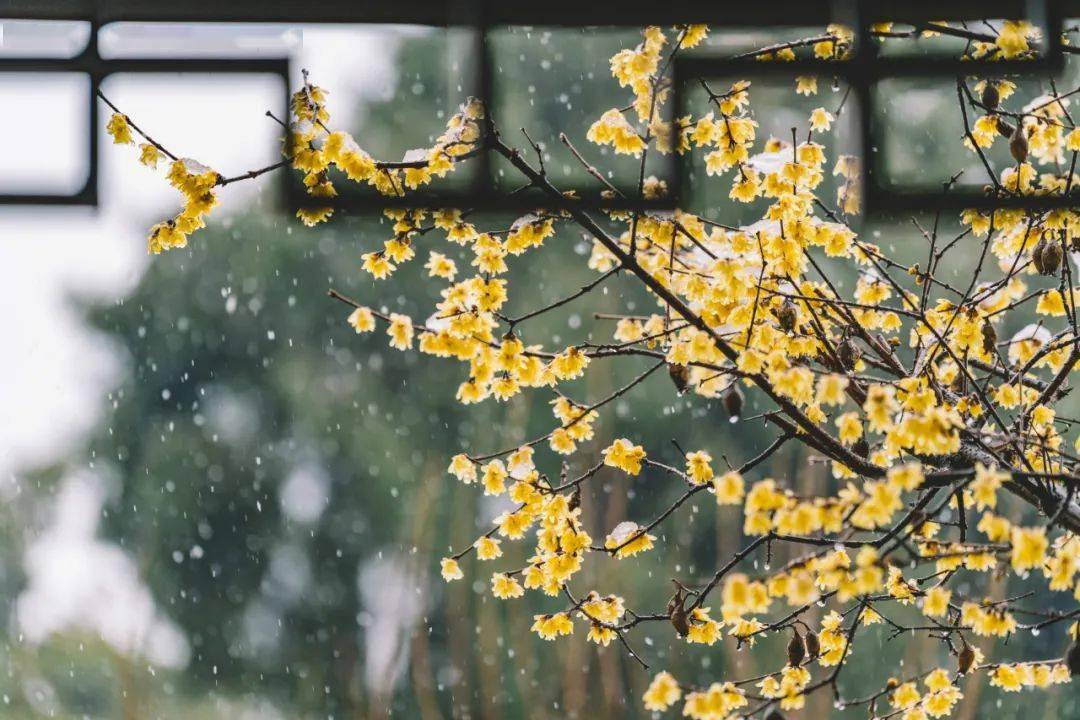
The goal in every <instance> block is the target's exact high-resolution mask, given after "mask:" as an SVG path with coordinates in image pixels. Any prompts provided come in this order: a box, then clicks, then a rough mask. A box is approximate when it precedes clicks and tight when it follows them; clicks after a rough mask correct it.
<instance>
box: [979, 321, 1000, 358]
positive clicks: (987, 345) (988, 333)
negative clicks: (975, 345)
mask: <svg viewBox="0 0 1080 720" xmlns="http://www.w3.org/2000/svg"><path fill="white" fill-rule="evenodd" d="M997 339H998V336H997V330H995V329H994V326H993V325H991V324H990V321H989V320H987V321H986V322H984V323H983V324H982V341H983V344H982V346H983V352H985V353H988V354H990V355H993V354H994V348H995V347H996V346H997Z"/></svg>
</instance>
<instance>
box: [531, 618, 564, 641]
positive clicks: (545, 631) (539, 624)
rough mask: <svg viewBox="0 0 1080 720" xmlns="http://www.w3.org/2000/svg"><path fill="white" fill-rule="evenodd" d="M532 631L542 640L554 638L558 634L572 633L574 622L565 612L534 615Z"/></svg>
mask: <svg viewBox="0 0 1080 720" xmlns="http://www.w3.org/2000/svg"><path fill="white" fill-rule="evenodd" d="M532 631H533V632H534V633H536V634H537V635H539V636H540V637H541V638H543V639H544V640H554V639H555V638H557V637H559V636H560V635H572V634H573V633H574V623H573V621H572V620H571V619H570V616H569V615H567V614H566V613H562V612H561V613H556V614H554V615H534V616H533V625H532Z"/></svg>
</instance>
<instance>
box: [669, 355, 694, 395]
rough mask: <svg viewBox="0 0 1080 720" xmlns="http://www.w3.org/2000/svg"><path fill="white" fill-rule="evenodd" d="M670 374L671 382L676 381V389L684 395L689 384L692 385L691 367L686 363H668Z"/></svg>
mask: <svg viewBox="0 0 1080 720" xmlns="http://www.w3.org/2000/svg"><path fill="white" fill-rule="evenodd" d="M667 371H668V375H669V376H670V377H671V382H673V383H675V389H676V390H678V391H679V394H680V395H682V394H683V393H684V392H686V388H687V386H689V385H690V368H688V367H686V366H685V365H675V364H670V363H669V364H668V366H667Z"/></svg>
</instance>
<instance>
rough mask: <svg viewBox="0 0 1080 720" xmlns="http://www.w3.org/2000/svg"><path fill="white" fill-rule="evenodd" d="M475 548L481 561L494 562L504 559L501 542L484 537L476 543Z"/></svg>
mask: <svg viewBox="0 0 1080 720" xmlns="http://www.w3.org/2000/svg"><path fill="white" fill-rule="evenodd" d="M474 547H475V548H476V557H477V558H479V559H480V560H494V559H495V558H499V557H502V548H501V547H499V541H498V540H496V539H494V538H490V537H482V538H480V539H479V540H477V541H476V543H475V544H474Z"/></svg>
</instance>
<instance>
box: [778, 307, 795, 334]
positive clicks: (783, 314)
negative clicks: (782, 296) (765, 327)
mask: <svg viewBox="0 0 1080 720" xmlns="http://www.w3.org/2000/svg"><path fill="white" fill-rule="evenodd" d="M776 319H777V320H778V321H779V322H780V328H781V329H782V330H783V331H784V332H791V331H793V330H794V329H795V323H796V322H798V320H799V311H798V310H796V309H795V303H793V302H791V301H790V300H785V301H784V303H783V304H782V305H781V306H780V309H778V310H777V311H776Z"/></svg>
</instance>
